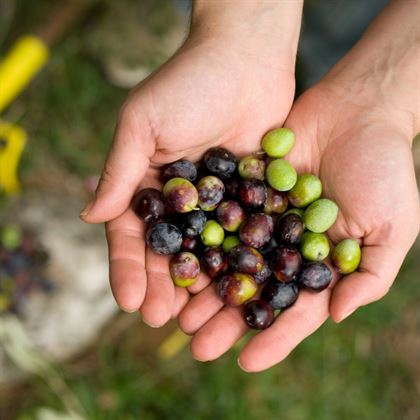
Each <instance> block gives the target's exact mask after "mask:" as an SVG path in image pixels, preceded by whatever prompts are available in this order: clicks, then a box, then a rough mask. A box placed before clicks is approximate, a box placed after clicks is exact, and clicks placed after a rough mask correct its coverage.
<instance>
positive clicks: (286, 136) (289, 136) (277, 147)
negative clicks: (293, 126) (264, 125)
mask: <svg viewBox="0 0 420 420" xmlns="http://www.w3.org/2000/svg"><path fill="white" fill-rule="evenodd" d="M294 144H295V134H294V133H293V131H292V130H290V128H275V129H274V130H271V131H269V132H268V133H267V134H266V135H265V136H264V137H263V139H262V141H261V146H262V148H263V150H264V151H265V153H267V155H268V156H270V157H274V158H281V157H283V156H286V155H287V153H289V152H290V150H291V149H292V147H293V145H294Z"/></svg>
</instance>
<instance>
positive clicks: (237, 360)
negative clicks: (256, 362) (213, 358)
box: [236, 357, 249, 373]
mask: <svg viewBox="0 0 420 420" xmlns="http://www.w3.org/2000/svg"><path fill="white" fill-rule="evenodd" d="M236 362H237V363H238V366H239V367H240V368H241V369H242V370H243V371H244V372H246V373H249V370H246V369H245V368H244V367H243V366H242V365H241V361H240V359H239V357H238V358H237V359H236Z"/></svg>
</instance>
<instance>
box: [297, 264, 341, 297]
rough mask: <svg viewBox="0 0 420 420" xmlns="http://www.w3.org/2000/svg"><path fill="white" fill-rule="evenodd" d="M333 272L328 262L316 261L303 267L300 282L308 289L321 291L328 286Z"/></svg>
mask: <svg viewBox="0 0 420 420" xmlns="http://www.w3.org/2000/svg"><path fill="white" fill-rule="evenodd" d="M332 279H333V274H332V271H331V270H330V268H329V267H328V265H327V264H325V263H323V262H316V263H312V264H307V265H305V266H304V267H303V270H302V272H301V273H300V275H299V284H300V285H302V286H303V287H306V288H307V289H310V290H313V291H315V292H320V291H321V290H324V289H326V288H327V287H328V285H329V284H330V283H331V281H332Z"/></svg>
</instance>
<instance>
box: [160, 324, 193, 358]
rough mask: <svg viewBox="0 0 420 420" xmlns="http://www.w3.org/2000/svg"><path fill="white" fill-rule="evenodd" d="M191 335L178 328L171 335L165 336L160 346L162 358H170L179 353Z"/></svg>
mask: <svg viewBox="0 0 420 420" xmlns="http://www.w3.org/2000/svg"><path fill="white" fill-rule="evenodd" d="M189 340H190V337H189V336H188V335H186V334H184V333H183V332H182V331H181V330H179V329H176V330H175V331H174V332H173V333H172V334H171V335H170V336H169V337H167V338H165V340H163V342H162V343H161V344H160V346H159V348H158V354H159V357H160V358H161V359H165V360H167V359H170V358H172V357H174V356H175V355H176V354H177V353H179V352H180V351H181V350H182V349H183V348H184V347H185V346H186V344H187V343H188V341H189Z"/></svg>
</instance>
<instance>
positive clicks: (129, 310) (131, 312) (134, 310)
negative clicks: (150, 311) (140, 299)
mask: <svg viewBox="0 0 420 420" xmlns="http://www.w3.org/2000/svg"><path fill="white" fill-rule="evenodd" d="M120 309H121V310H122V311H124V312H127V313H128V314H133V313H134V312H137V311H138V309H125V308H123V307H122V306H120Z"/></svg>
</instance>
